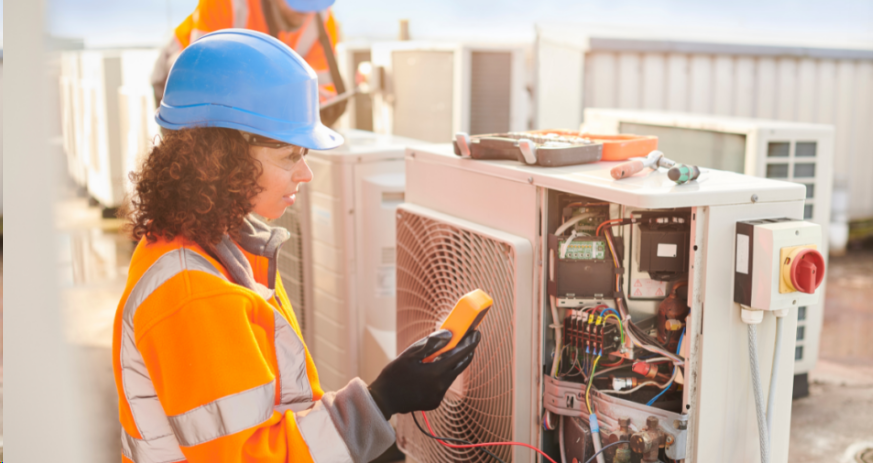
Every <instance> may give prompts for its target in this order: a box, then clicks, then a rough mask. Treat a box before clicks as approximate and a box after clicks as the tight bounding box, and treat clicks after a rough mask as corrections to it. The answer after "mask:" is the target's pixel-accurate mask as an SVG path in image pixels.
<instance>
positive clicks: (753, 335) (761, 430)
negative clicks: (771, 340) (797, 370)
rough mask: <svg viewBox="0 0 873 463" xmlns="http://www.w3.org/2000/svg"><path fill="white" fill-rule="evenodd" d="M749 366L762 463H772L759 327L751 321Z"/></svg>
mask: <svg viewBox="0 0 873 463" xmlns="http://www.w3.org/2000/svg"><path fill="white" fill-rule="evenodd" d="M749 366H750V367H751V369H752V389H753V393H754V395H755V414H756V416H757V418H758V437H759V439H760V441H761V463H770V435H769V433H768V432H767V418H766V417H765V416H764V407H765V405H764V389H763V387H762V386H761V372H760V370H759V368H758V329H757V325H755V324H752V323H749Z"/></svg>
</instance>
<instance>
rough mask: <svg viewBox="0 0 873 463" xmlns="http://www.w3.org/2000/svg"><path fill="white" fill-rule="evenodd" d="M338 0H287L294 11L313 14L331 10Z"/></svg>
mask: <svg viewBox="0 0 873 463" xmlns="http://www.w3.org/2000/svg"><path fill="white" fill-rule="evenodd" d="M335 1H336V0H285V3H287V4H288V6H290V7H291V8H293V9H294V10H297V11H299V12H301V13H313V12H316V11H322V10H326V9H328V8H330V7H331V6H332V5H333V3H334V2H335Z"/></svg>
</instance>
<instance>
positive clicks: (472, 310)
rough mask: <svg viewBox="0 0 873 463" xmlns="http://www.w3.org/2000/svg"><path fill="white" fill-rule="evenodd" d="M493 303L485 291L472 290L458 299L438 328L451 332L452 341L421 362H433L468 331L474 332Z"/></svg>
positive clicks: (452, 347) (451, 347) (450, 348)
mask: <svg viewBox="0 0 873 463" xmlns="http://www.w3.org/2000/svg"><path fill="white" fill-rule="evenodd" d="M493 303H494V301H493V300H492V299H491V296H489V295H488V294H487V293H486V292H485V291H482V290H481V289H474V290H473V291H470V292H469V293H467V294H465V295H464V296H463V297H461V298H460V299H458V303H457V304H455V308H454V309H452V312H451V313H450V314H449V317H448V318H446V321H444V322H443V324H442V326H440V329H441V330H449V331H451V332H452V340H451V341H449V343H448V344H446V346H445V347H443V348H442V349H440V350H438V351H437V352H435V353H433V354H431V355H430V356H428V357H427V358H426V359H424V360H423V362H425V363H430V362H433V359H435V358H437V357H438V356H439V355H440V354H442V353H444V352H447V351H450V350H452V349H454V348H455V347H456V346H457V345H458V343H459V342H461V339H464V336H465V335H466V334H467V333H468V332H469V331H470V330H475V329H476V328H478V327H479V324H480V323H482V320H484V319H485V314H487V313H488V309H490V308H491V304H493Z"/></svg>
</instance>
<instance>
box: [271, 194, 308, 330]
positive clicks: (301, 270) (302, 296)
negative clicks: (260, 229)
mask: <svg viewBox="0 0 873 463" xmlns="http://www.w3.org/2000/svg"><path fill="white" fill-rule="evenodd" d="M305 199H306V196H305V193H304V192H303V188H302V185H301V189H300V191H299V192H298V194H297V201H296V202H295V203H294V205H293V206H291V207H289V208H287V209H285V214H284V215H283V216H282V217H279V218H278V219H276V220H274V221H273V222H272V224H271V225H273V226H277V227H282V228H284V229H286V230H288V232H289V233H290V234H291V238H289V239H288V241H286V242H285V244H284V245H282V248H281V249H280V250H279V258H278V261H277V262H276V266H277V268H278V269H279V275H280V276H281V278H282V286H284V287H285V292H286V293H288V300H289V301H291V307H292V308H293V309H294V315H295V316H296V317H297V323H298V324H299V325H300V331H301V332H303V334H304V338H308V336H307V333H308V328H309V323H308V319H307V315H309V314H308V313H307V309H308V308H309V306H310V304H311V303H312V301H311V300H310V298H309V297H307V296H308V295H307V294H306V293H307V291H306V288H307V286H306V284H307V281H306V280H307V277H308V276H309V272H308V271H307V268H306V264H307V259H306V258H305V257H304V254H305V253H306V247H305V246H306V244H307V242H308V240H309V238H308V236H307V235H308V233H307V225H306V223H305V222H306V221H305V218H304V214H303V210H304V207H305V206H306V204H305V203H306V201H305ZM305 340H306V341H307V342H308V341H309V340H308V339H305Z"/></svg>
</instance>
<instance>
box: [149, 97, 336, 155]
mask: <svg viewBox="0 0 873 463" xmlns="http://www.w3.org/2000/svg"><path fill="white" fill-rule="evenodd" d="M162 107H164V108H165V106H164V105H163V104H162ZM223 109H227V108H223ZM155 121H156V122H157V123H158V125H160V126H161V127H163V128H165V129H170V130H181V129H185V128H191V127H221V128H225V129H236V130H242V131H243V132H249V133H254V134H257V135H261V136H264V137H268V138H272V139H274V140H279V141H283V142H285V143H291V144H292V145H297V146H302V147H304V148H309V149H311V150H330V149H334V148H337V147H339V146H341V145H342V144H343V143H344V142H345V140H344V139H343V137H342V135H340V134H339V133H337V132H336V131H334V130H333V129H331V128H329V127H327V126H326V125H324V124H322V123H321V122H320V121H319V122H316V123H315V124H312V125H305V126H297V127H288V126H287V125H286V127H283V128H282V129H279V130H275V131H266V130H262V129H259V128H255V127H252V126H250V125H246V124H240V123H238V122H232V121H227V120H207V121H204V122H203V124H191V123H188V122H186V123H184V124H174V123H172V122H170V121H168V120H166V119H164V117H163V115H162V112H161V111H160V110H158V111H157V112H156V114H155ZM259 125H260V124H259Z"/></svg>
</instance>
